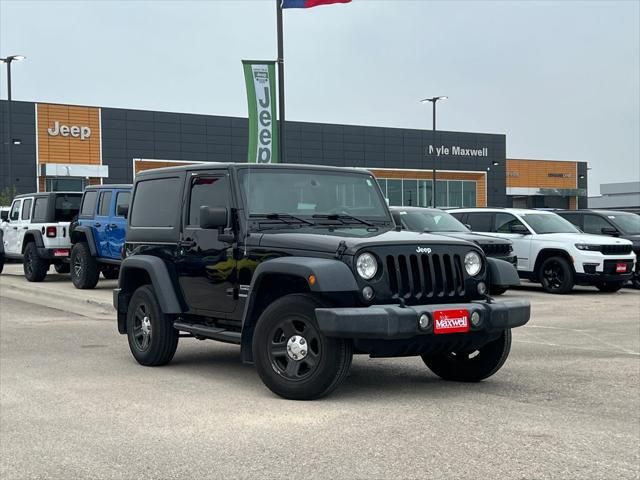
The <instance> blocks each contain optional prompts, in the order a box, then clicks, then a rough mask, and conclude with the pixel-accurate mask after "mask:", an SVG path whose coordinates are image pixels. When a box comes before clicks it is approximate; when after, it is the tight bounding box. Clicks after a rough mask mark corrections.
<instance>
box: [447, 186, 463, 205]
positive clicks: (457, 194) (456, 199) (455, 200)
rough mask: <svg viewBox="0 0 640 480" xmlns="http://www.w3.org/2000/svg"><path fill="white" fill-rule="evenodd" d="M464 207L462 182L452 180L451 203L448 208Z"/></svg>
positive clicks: (450, 187)
mask: <svg viewBox="0 0 640 480" xmlns="http://www.w3.org/2000/svg"><path fill="white" fill-rule="evenodd" d="M461 206H462V181H460V180H451V181H449V201H448V203H447V207H461Z"/></svg>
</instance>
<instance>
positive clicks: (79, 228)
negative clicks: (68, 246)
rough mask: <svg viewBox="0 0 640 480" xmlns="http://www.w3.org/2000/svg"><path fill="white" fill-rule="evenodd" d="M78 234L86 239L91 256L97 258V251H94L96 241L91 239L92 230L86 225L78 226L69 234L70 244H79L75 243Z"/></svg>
mask: <svg viewBox="0 0 640 480" xmlns="http://www.w3.org/2000/svg"><path fill="white" fill-rule="evenodd" d="M80 233H81V234H83V235H84V236H85V238H86V239H87V245H89V251H90V252H91V255H92V256H94V257H97V256H98V250H97V249H96V241H95V238H94V237H93V229H92V228H91V227H89V226H88V225H78V226H77V227H75V228H74V229H73V232H71V243H72V244H74V245H75V244H76V243H79V242H78V241H77V236H78V234H80Z"/></svg>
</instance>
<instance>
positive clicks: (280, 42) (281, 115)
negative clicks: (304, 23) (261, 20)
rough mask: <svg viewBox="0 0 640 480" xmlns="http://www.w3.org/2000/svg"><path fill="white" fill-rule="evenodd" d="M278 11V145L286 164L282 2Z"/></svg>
mask: <svg viewBox="0 0 640 480" xmlns="http://www.w3.org/2000/svg"><path fill="white" fill-rule="evenodd" d="M276 11H277V28H276V29H277V31H278V110H279V114H278V115H279V118H280V129H279V138H278V143H279V144H280V146H279V148H278V151H279V154H280V158H279V161H280V163H284V160H285V155H284V151H285V145H284V119H285V116H284V42H283V33H282V30H283V29H282V0H276Z"/></svg>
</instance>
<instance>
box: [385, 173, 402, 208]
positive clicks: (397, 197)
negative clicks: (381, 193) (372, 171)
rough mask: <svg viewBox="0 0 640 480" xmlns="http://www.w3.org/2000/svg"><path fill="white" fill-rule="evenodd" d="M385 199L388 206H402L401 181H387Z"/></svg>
mask: <svg viewBox="0 0 640 480" xmlns="http://www.w3.org/2000/svg"><path fill="white" fill-rule="evenodd" d="M387 198H388V199H389V205H392V206H397V207H401V206H402V180H395V179H393V180H392V179H390V178H388V179H387Z"/></svg>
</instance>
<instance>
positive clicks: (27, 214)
mask: <svg viewBox="0 0 640 480" xmlns="http://www.w3.org/2000/svg"><path fill="white" fill-rule="evenodd" d="M32 203H33V200H32V199H31V198H28V199H27V200H25V201H24V202H22V220H29V219H30V218H31V204H32Z"/></svg>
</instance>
